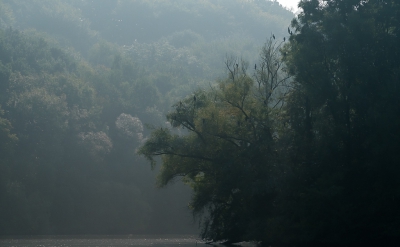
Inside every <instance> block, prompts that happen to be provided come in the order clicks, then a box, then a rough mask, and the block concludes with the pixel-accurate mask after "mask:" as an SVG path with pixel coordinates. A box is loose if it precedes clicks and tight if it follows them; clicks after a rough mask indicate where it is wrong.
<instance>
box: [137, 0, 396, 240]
mask: <svg viewBox="0 0 400 247" xmlns="http://www.w3.org/2000/svg"><path fill="white" fill-rule="evenodd" d="M300 6H301V7H302V9H303V12H302V13H301V14H300V15H299V16H298V17H297V18H295V19H293V21H292V23H291V25H290V26H289V27H287V35H288V36H290V38H289V41H288V42H283V41H281V40H277V39H275V37H273V36H272V37H271V38H270V39H269V40H268V41H267V43H266V44H265V46H264V49H263V50H262V51H261V54H260V60H259V61H258V62H257V63H256V64H255V65H254V64H250V65H249V64H248V63H246V62H244V61H241V60H240V59H235V58H232V59H227V60H226V63H225V65H226V69H227V72H228V76H227V77H226V78H225V79H221V80H219V81H217V85H215V86H214V87H212V88H211V89H209V90H197V91H194V92H193V93H192V95H189V96H187V97H184V98H182V99H181V100H180V101H177V102H176V104H175V105H174V109H173V110H172V111H171V112H170V113H169V114H168V115H167V119H168V121H169V122H170V123H171V126H170V127H169V128H158V129H155V130H154V131H153V132H152V134H151V137H150V138H149V139H147V140H146V142H145V144H144V145H142V146H141V148H140V153H141V154H142V155H144V156H145V157H146V158H148V159H149V160H150V161H151V163H152V165H153V166H154V165H155V163H156V161H157V160H155V158H157V157H159V156H161V159H162V161H161V163H162V165H161V171H160V173H159V177H158V184H159V186H165V185H167V184H168V183H169V182H170V181H172V180H174V179H176V178H178V177H180V178H182V180H183V181H184V182H186V183H187V184H188V185H190V187H191V188H192V190H193V192H194V196H193V197H192V200H191V204H190V206H191V208H192V210H193V212H194V213H195V214H197V215H199V216H201V217H200V218H201V219H202V226H203V228H202V237H203V238H205V239H207V240H209V241H211V242H219V241H222V242H225V243H235V242H240V241H251V240H253V241H260V242H261V243H262V244H264V245H266V246H269V245H272V246H359V245H366V246H371V245H382V246H385V245H387V246H395V245H397V244H398V241H399V240H400V234H399V230H400V223H399V222H400V221H399V217H400V214H399V211H398V208H399V205H400V194H399V191H400V183H399V179H398V178H399V176H400V168H399V166H398V164H399V163H400V158H399V155H398V150H399V148H400V146H399V143H400V132H399V128H398V126H399V124H400V117H399V116H400V104H399V93H400V91H399V90H400V87H399V82H400V81H399V72H400V60H399V46H398V44H399V41H400V40H399V37H400V32H399V31H400V26H399V23H400V19H399V15H398V13H399V12H400V3H398V2H397V1H392V0H370V1H360V0H355V1H348V0H329V1H322V2H321V1H318V0H310V1H305V0H303V1H301V3H300Z"/></svg>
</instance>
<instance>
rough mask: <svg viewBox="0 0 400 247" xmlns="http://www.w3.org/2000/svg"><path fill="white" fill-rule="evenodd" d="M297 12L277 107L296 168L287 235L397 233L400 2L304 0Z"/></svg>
mask: <svg viewBox="0 0 400 247" xmlns="http://www.w3.org/2000/svg"><path fill="white" fill-rule="evenodd" d="M300 6H301V7H302V8H303V12H302V13H301V14H300V15H299V16H298V19H294V20H293V21H292V26H291V28H292V29H293V31H294V32H295V34H294V35H292V36H291V37H290V44H288V45H287V46H286V47H285V51H284V52H285V53H287V56H285V57H284V59H285V62H286V63H287V65H288V70H289V71H290V73H291V74H292V75H293V76H294V85H295V87H296V89H295V90H293V91H291V92H290V96H289V98H288V104H287V107H286V108H285V110H286V112H287V118H288V119H289V120H290V127H291V129H290V130H289V131H288V132H287V133H288V139H290V140H291V142H289V143H288V145H287V148H289V147H290V149H288V151H289V152H288V156H289V157H290V158H289V159H288V163H289V164H291V167H292V171H294V175H293V176H292V177H291V178H290V179H289V178H288V179H287V180H288V181H287V183H291V184H292V186H290V187H289V188H291V189H290V190H288V191H287V193H286V196H284V195H282V196H283V197H285V203H284V204H283V205H285V207H283V208H286V211H285V214H286V212H289V211H290V210H292V211H291V214H290V215H289V214H287V215H286V216H285V217H286V218H287V219H290V220H288V222H290V223H288V224H287V226H288V227H287V229H286V233H288V235H287V236H292V237H293V239H296V240H297V241H300V242H313V243H330V244H342V245H351V244H360V242H366V243H371V242H374V243H379V244H384V242H389V243H390V242H391V241H393V240H395V239H398V238H399V234H398V230H399V229H400V228H399V227H400V225H399V221H398V219H399V214H398V211H397V208H398V206H399V205H400V204H399V203H400V198H399V196H398V192H397V191H399V183H398V179H397V178H396V177H398V175H399V172H400V170H399V168H398V165H397V164H398V163H399V157H398V155H397V154H396V153H397V151H396V150H398V148H399V139H400V132H399V131H398V128H397V127H395V126H398V124H399V121H400V118H399V117H398V116H399V115H398V113H399V110H400V108H399V102H398V93H399V77H398V74H399V68H400V61H399V56H398V55H397V54H398V53H399V47H398V45H397V44H398V42H399V28H400V26H399V15H398V13H399V11H400V4H399V3H398V2H397V1H386V0H384V1H374V0H371V1H359V0H354V1H344V0H329V1H317V0H311V1H302V2H301V3H300ZM293 186H295V187H296V188H297V189H296V190H294V187H293ZM294 191H295V193H293V192H294ZM294 205H296V206H294ZM294 207H296V210H293V208H294ZM293 232H294V233H295V234H293ZM290 233H292V234H290Z"/></svg>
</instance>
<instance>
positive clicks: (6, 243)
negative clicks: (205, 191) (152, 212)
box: [0, 235, 204, 247]
mask: <svg viewBox="0 0 400 247" xmlns="http://www.w3.org/2000/svg"><path fill="white" fill-rule="evenodd" d="M197 245H203V242H201V241H199V240H197V239H196V237H195V236H187V235H185V236H143V235H141V236H135V235H129V236H78V237H76V236H40V237H36V236H35V237H13V238H12V237H9V238H3V239H0V246H2V247H22V246H26V247H68V246H93V247H95V246H102V247H103V246H135V247H142V246H143V247H144V246H146V247H147V246H152V247H175V246H177V247H195V246H197ZM203 246H204V245H203Z"/></svg>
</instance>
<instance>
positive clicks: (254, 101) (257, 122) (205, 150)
mask: <svg viewBox="0 0 400 247" xmlns="http://www.w3.org/2000/svg"><path fill="white" fill-rule="evenodd" d="M279 47H280V44H278V43H276V42H275V41H274V40H273V39H272V38H271V39H270V40H269V41H268V42H267V43H266V45H265V47H264V49H263V52H262V59H261V63H260V65H259V66H258V69H256V70H255V72H254V78H255V79H253V78H252V77H251V76H249V75H248V72H247V67H248V65H247V63H246V62H244V61H239V60H238V59H234V58H228V59H227V61H226V63H225V65H226V68H227V72H228V78H227V79H225V80H220V81H218V83H217V86H216V87H211V89H209V90H208V91H204V90H198V91H196V92H195V93H194V95H191V96H188V97H186V98H185V99H183V100H181V101H179V102H178V103H176V104H175V105H174V106H173V107H174V111H172V112H170V113H169V114H168V115H167V119H168V121H169V122H170V124H171V128H159V129H155V130H153V132H152V135H151V137H150V138H149V139H148V140H147V141H146V142H145V144H144V145H143V146H142V147H141V148H140V150H139V153H140V154H142V155H144V156H145V157H146V158H148V159H149V160H150V161H151V163H152V165H153V166H154V165H155V161H156V160H155V157H157V156H161V158H162V167H161V172H160V174H159V176H158V185H159V186H161V187H162V186H165V185H167V184H168V183H169V182H171V181H173V180H174V179H175V178H177V177H182V179H183V181H184V182H186V183H187V184H189V185H190V186H191V187H192V188H193V191H194V195H193V198H192V201H191V202H190V208H191V209H192V210H193V212H194V214H201V213H204V217H203V220H204V221H203V230H202V237H203V238H205V239H207V240H211V241H221V240H225V241H227V242H229V243H230V242H239V241H244V240H257V239H260V238H262V236H263V235H264V230H265V221H266V219H267V217H268V216H269V214H268V213H269V212H270V211H271V210H272V208H273V199H274V198H275V194H276V184H277V180H278V176H279V171H278V169H277V164H278V163H279V156H278V153H277V151H276V140H277V139H278V135H279V134H278V132H279V124H280V123H279V122H278V121H277V119H276V117H275V116H276V113H277V111H278V109H279V108H280V107H282V104H283V100H284V97H283V96H284V93H285V91H286V88H285V85H286V83H287V81H288V77H281V73H282V72H283V71H282V69H283V64H282V62H281V61H280V60H279Z"/></svg>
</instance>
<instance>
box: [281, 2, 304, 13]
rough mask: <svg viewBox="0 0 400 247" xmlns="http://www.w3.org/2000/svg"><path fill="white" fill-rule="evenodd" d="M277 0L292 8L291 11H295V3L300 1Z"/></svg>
mask: <svg viewBox="0 0 400 247" xmlns="http://www.w3.org/2000/svg"><path fill="white" fill-rule="evenodd" d="M277 1H278V2H279V3H280V4H281V5H282V6H284V7H286V8H293V12H296V11H297V10H298V8H297V4H298V3H299V2H300V0H277Z"/></svg>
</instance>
